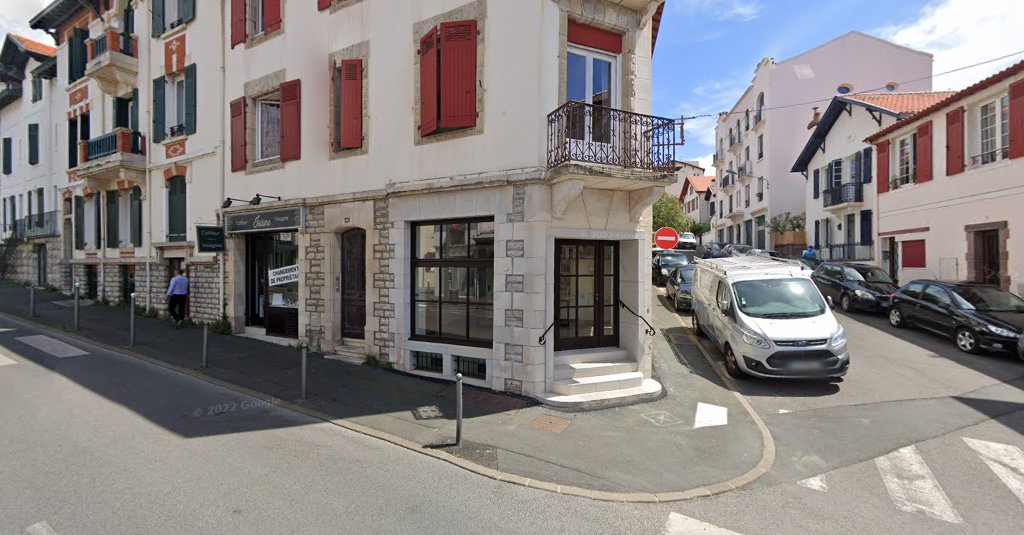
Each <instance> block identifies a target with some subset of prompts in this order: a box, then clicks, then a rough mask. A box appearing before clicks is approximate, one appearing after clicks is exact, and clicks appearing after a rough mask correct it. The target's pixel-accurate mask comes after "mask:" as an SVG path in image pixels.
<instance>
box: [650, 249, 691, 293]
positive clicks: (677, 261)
mask: <svg viewBox="0 0 1024 535" xmlns="http://www.w3.org/2000/svg"><path fill="white" fill-rule="evenodd" d="M689 263H690V259H689V258H687V257H686V255H685V254H683V253H682V252H680V251H670V250H666V251H665V252H663V253H661V254H660V255H658V256H657V257H656V258H655V259H654V261H653V263H652V264H653V265H652V267H651V282H653V283H654V285H655V286H664V285H665V279H667V278H668V274H669V273H670V272H671V271H672V270H673V269H675V268H677V267H679V266H685V265H688V264H689Z"/></svg>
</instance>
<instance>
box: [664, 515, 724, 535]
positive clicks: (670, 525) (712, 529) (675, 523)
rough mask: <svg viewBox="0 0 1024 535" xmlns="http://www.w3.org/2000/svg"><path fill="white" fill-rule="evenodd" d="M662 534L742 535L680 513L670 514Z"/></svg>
mask: <svg viewBox="0 0 1024 535" xmlns="http://www.w3.org/2000/svg"><path fill="white" fill-rule="evenodd" d="M661 533H662V535H684V534H686V535H692V534H704V535H740V534H739V533H736V532H735V531H730V530H728V529H725V528H720V527H718V526H715V525H712V524H708V523H707V522H701V521H700V520H697V519H696V518H690V517H688V516H683V515H681V514H679V513H669V514H668V522H665V528H664V529H663V530H661Z"/></svg>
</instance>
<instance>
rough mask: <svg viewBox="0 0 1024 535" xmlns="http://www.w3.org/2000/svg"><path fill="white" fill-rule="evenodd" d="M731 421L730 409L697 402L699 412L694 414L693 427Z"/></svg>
mask: <svg viewBox="0 0 1024 535" xmlns="http://www.w3.org/2000/svg"><path fill="white" fill-rule="evenodd" d="M728 423H729V409H727V408H726V407H719V406H718V405H712V404H710V403H697V413H696V414H694V416H693V428H694V429H697V428H699V427H714V426H719V425H726V424H728Z"/></svg>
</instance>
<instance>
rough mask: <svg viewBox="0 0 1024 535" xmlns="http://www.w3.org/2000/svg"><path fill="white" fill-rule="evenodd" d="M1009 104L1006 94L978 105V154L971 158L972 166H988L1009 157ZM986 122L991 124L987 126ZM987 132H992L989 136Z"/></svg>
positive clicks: (1008, 97)
mask: <svg viewBox="0 0 1024 535" xmlns="http://www.w3.org/2000/svg"><path fill="white" fill-rule="evenodd" d="M1009 104H1010V96H1009V95H1008V94H1005V93H1004V94H1001V95H996V96H995V97H994V98H992V99H991V100H987V101H985V102H982V103H981V104H979V105H978V109H977V115H976V116H977V119H978V122H977V134H978V154H977V155H976V156H972V157H971V161H970V163H971V165H972V166H978V165H987V164H990V163H995V162H998V161H999V160H1003V159H1006V158H1007V157H1009V149H1010V147H1009V135H1010V132H1009V125H1010V123H1009V115H1010V113H1009ZM986 111H990V113H986ZM986 120H989V121H991V124H989V125H986V124H985V122H986ZM986 130H988V131H990V133H991V134H990V135H989V136H986V135H985V132H986Z"/></svg>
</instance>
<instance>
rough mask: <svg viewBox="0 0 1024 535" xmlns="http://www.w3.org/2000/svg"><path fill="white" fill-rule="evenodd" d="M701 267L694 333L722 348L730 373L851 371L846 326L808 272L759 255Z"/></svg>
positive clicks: (803, 374) (796, 374) (696, 288)
mask: <svg viewBox="0 0 1024 535" xmlns="http://www.w3.org/2000/svg"><path fill="white" fill-rule="evenodd" d="M695 265H696V270H695V272H694V279H693V292H692V293H693V330H694V332H695V334H696V335H697V336H707V337H709V338H710V339H711V340H712V341H713V342H714V344H715V345H716V346H718V349H720V350H721V351H722V354H723V356H724V360H725V368H726V371H727V372H728V373H729V375H731V376H732V377H736V378H740V377H743V376H746V375H754V376H759V377H790V378H797V377H804V378H807V377H839V376H842V375H844V374H846V372H847V370H848V369H849V367H850V353H849V351H848V350H847V347H846V331H845V330H844V329H843V327H842V326H841V325H840V324H839V322H838V321H837V320H836V318H835V316H834V315H833V314H832V303H831V300H829V299H826V298H824V297H822V295H821V292H819V291H818V289H817V287H815V286H814V283H813V282H811V278H810V274H809V273H808V272H807V271H803V270H799V271H794V270H793V266H792V264H789V263H786V262H779V261H776V260H773V259H770V258H763V257H757V256H744V257H739V258H719V259H713V260H701V261H699V262H697V263H696V264H695Z"/></svg>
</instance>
